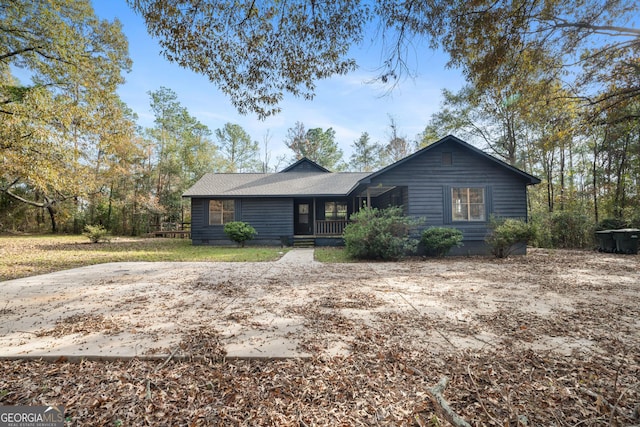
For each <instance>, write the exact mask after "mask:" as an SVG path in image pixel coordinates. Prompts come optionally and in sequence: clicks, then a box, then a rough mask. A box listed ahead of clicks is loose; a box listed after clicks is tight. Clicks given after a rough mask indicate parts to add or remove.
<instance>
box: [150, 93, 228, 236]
mask: <svg viewBox="0 0 640 427" xmlns="http://www.w3.org/2000/svg"><path fill="white" fill-rule="evenodd" d="M149 95H150V97H151V109H152V110H153V112H154V115H155V126H154V127H153V128H150V129H147V136H148V138H149V139H150V142H151V143H152V146H153V147H154V158H153V159H150V162H153V178H154V182H155V189H154V191H153V193H152V194H153V196H154V197H155V198H156V200H157V205H156V206H157V208H158V209H157V210H156V212H155V213H156V216H155V222H156V225H159V224H160V222H161V221H162V220H166V221H170V222H176V221H178V220H179V219H180V218H181V217H182V212H183V205H182V193H183V192H184V190H186V189H187V188H188V187H189V186H190V185H192V184H193V183H194V182H195V180H197V179H199V178H200V177H201V175H202V174H204V172H206V171H220V169H221V166H222V162H221V159H220V158H219V155H218V153H217V150H216V147H215V145H214V144H213V141H212V140H211V131H210V130H209V129H208V128H207V127H206V126H205V125H203V124H202V123H200V122H199V121H198V120H197V119H196V118H195V117H193V116H191V114H189V112H188V111H187V109H186V108H185V107H184V106H182V104H181V103H180V101H179V100H178V96H177V94H176V93H175V92H174V91H173V90H171V89H169V88H166V87H161V88H160V89H158V90H156V91H153V92H150V93H149ZM151 200H153V198H151ZM149 206H150V207H151V206H154V204H153V203H151V204H150V205H149Z"/></svg>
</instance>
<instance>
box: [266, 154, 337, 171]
mask: <svg viewBox="0 0 640 427" xmlns="http://www.w3.org/2000/svg"><path fill="white" fill-rule="evenodd" d="M303 163H309V164H310V165H311V166H312V167H314V168H315V169H317V170H318V171H321V172H329V173H331V171H330V170H329V169H327V168H325V167H324V166H320V165H319V164H318V163H316V162H314V161H313V160H311V159H310V158H308V157H303V158H301V159H300V160H298V161H297V162H295V163H294V164H292V165H289V166H287V167H286V168H284V169H282V170H281V171H280V172H278V173H283V172H289V171H292V170H294V169H295V168H297V167H298V166H300V165H301V164H303ZM309 172H311V171H309Z"/></svg>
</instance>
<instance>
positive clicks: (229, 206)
mask: <svg viewBox="0 0 640 427" xmlns="http://www.w3.org/2000/svg"><path fill="white" fill-rule="evenodd" d="M222 204H223V209H224V210H225V211H231V212H233V211H234V210H235V201H234V200H224V201H223V202H222Z"/></svg>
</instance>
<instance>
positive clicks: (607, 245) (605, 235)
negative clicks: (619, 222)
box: [596, 230, 616, 252]
mask: <svg viewBox="0 0 640 427" xmlns="http://www.w3.org/2000/svg"><path fill="white" fill-rule="evenodd" d="M596 240H597V241H598V251H600V252H615V251H616V241H615V240H614V238H613V230H602V231H596Z"/></svg>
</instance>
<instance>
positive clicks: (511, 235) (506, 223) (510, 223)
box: [485, 218, 534, 258]
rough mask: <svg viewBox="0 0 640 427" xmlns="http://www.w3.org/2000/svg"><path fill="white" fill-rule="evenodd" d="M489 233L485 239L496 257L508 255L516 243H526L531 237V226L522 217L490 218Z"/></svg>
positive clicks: (532, 234) (532, 235)
mask: <svg viewBox="0 0 640 427" xmlns="http://www.w3.org/2000/svg"><path fill="white" fill-rule="evenodd" d="M489 229H490V231H489V235H488V236H487V238H486V239H485V241H486V242H487V243H488V244H489V246H490V247H491V252H492V253H493V254H494V255H495V256H496V257H497V258H506V257H508V256H509V255H510V254H511V253H512V252H513V250H514V249H516V247H517V246H516V245H518V244H526V243H527V242H528V241H529V240H531V239H533V237H534V232H533V228H532V227H531V226H530V225H529V224H527V223H526V222H525V221H524V220H522V219H515V218H506V219H503V218H498V219H497V218H491V221H490V222H489Z"/></svg>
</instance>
